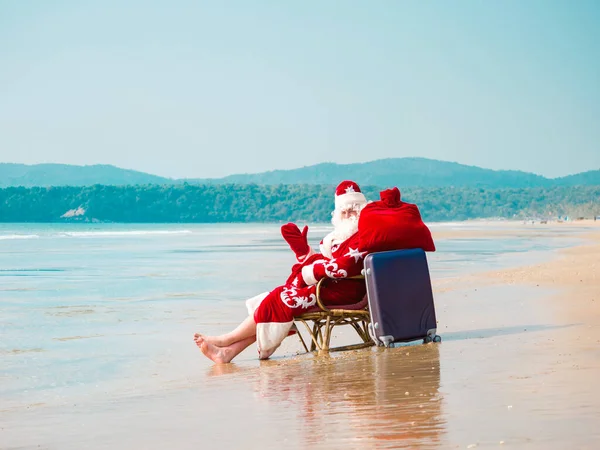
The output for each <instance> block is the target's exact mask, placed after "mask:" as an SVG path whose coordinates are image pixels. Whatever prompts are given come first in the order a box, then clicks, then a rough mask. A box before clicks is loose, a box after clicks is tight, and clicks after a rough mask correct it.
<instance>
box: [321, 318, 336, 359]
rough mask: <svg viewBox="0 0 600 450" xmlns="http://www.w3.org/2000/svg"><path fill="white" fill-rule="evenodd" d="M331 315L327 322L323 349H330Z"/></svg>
mask: <svg viewBox="0 0 600 450" xmlns="http://www.w3.org/2000/svg"><path fill="white" fill-rule="evenodd" d="M332 328H333V327H332V326H331V316H327V321H326V322H325V336H324V337H323V347H322V350H325V351H328V350H329V341H330V340H331V329H332Z"/></svg>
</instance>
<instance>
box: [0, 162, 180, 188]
mask: <svg viewBox="0 0 600 450" xmlns="http://www.w3.org/2000/svg"><path fill="white" fill-rule="evenodd" d="M172 182H173V180H170V179H168V178H163V177H158V176H156V175H150V174H147V173H143V172H137V171H135V170H127V169H120V168H119V167H115V166H109V165H94V166H73V165H70V164H35V165H31V166H29V165H25V164H7V163H0V188H4V187H11V186H24V187H33V186H91V185H94V184H105V185H117V186H118V185H127V184H164V183H172Z"/></svg>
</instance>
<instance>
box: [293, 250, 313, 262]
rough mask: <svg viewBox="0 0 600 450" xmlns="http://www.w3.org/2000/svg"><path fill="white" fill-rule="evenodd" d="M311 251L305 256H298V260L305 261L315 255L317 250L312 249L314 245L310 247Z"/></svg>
mask: <svg viewBox="0 0 600 450" xmlns="http://www.w3.org/2000/svg"><path fill="white" fill-rule="evenodd" d="M309 249H310V250H309V252H308V253H307V254H306V255H304V256H300V257H298V258H296V259H297V260H298V262H304V261H305V260H306V258H310V257H311V256H312V255H314V254H315V253H316V252H315V251H314V250H313V249H312V247H309Z"/></svg>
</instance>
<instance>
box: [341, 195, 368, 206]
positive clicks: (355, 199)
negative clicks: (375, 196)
mask: <svg viewBox="0 0 600 450" xmlns="http://www.w3.org/2000/svg"><path fill="white" fill-rule="evenodd" d="M355 203H356V204H358V205H364V204H365V203H367V198H366V197H365V195H364V194H363V193H362V192H347V193H346V194H342V195H338V196H336V197H335V209H343V208H344V207H346V206H351V205H353V204H355Z"/></svg>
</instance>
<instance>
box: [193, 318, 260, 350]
mask: <svg viewBox="0 0 600 450" xmlns="http://www.w3.org/2000/svg"><path fill="white" fill-rule="evenodd" d="M253 336H256V322H254V317H253V316H249V317H246V318H245V319H244V321H243V322H242V323H240V324H239V325H238V326H237V328H236V329H235V330H233V331H231V332H229V333H226V334H222V335H220V336H204V335H203V334H200V333H196V334H195V335H194V341H196V345H198V347H200V344H199V341H200V340H202V341H204V342H206V343H209V344H212V345H216V346H217V347H227V346H229V345H232V344H234V343H236V342H239V341H242V340H244V339H246V338H249V337H253Z"/></svg>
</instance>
